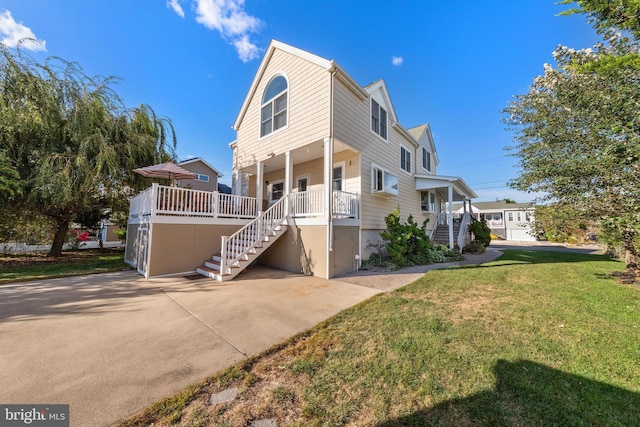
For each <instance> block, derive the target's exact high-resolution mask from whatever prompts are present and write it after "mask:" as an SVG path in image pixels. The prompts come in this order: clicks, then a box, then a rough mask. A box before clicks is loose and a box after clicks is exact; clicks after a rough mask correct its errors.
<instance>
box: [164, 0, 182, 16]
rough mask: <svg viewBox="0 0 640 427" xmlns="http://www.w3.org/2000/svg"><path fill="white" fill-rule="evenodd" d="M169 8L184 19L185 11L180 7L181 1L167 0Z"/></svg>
mask: <svg viewBox="0 0 640 427" xmlns="http://www.w3.org/2000/svg"><path fill="white" fill-rule="evenodd" d="M167 6H168V7H170V8H171V9H173V11H174V12H175V13H177V14H178V15H180V17H181V18H184V9H182V6H180V1H179V0H167Z"/></svg>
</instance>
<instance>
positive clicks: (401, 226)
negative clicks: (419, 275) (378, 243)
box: [380, 207, 434, 267]
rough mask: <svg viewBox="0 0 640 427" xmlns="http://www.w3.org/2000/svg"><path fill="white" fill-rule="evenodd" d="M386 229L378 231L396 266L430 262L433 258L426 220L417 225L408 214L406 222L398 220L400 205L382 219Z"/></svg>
mask: <svg viewBox="0 0 640 427" xmlns="http://www.w3.org/2000/svg"><path fill="white" fill-rule="evenodd" d="M384 221H385V223H386V224H387V230H386V231H383V232H382V233H380V236H381V237H382V239H383V240H384V241H385V244H386V248H387V253H388V254H389V258H390V259H391V261H393V263H394V264H395V265H397V266H398V267H404V266H407V265H420V264H430V263H432V262H434V260H433V252H434V251H433V244H432V243H431V240H429V236H427V222H428V220H425V221H424V222H423V223H422V225H421V226H420V225H418V224H417V223H416V222H415V221H414V220H413V216H412V215H409V218H407V222H406V223H402V222H401V221H400V207H398V208H396V210H394V211H393V212H391V213H390V214H389V215H387V216H386V217H385V219H384Z"/></svg>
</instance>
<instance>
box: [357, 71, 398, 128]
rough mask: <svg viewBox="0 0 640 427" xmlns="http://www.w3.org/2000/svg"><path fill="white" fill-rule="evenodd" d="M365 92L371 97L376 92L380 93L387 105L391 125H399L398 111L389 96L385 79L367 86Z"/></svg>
mask: <svg viewBox="0 0 640 427" xmlns="http://www.w3.org/2000/svg"><path fill="white" fill-rule="evenodd" d="M364 90H366V91H367V93H368V94H369V95H371V94H372V93H374V92H376V91H379V92H380V93H381V94H382V98H383V99H384V103H385V104H386V105H385V106H386V107H387V109H388V110H389V111H387V113H388V114H389V118H391V125H392V126H393V125H394V124H396V123H398V116H397V115H396V109H395V108H393V103H392V102H391V97H390V96H389V89H387V84H386V83H385V81H384V79H380V80H376V81H375V82H373V83H370V84H368V85H367V86H365V88H364Z"/></svg>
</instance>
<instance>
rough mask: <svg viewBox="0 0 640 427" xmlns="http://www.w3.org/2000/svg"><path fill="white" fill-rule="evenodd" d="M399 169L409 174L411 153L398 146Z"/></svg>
mask: <svg viewBox="0 0 640 427" xmlns="http://www.w3.org/2000/svg"><path fill="white" fill-rule="evenodd" d="M400 169H402V170H403V171H405V172H408V173H411V151H409V150H407V149H406V148H404V147H403V146H400Z"/></svg>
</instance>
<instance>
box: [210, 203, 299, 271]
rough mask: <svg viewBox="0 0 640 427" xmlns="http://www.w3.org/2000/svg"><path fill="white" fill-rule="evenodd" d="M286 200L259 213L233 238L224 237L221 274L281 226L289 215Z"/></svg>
mask: <svg viewBox="0 0 640 427" xmlns="http://www.w3.org/2000/svg"><path fill="white" fill-rule="evenodd" d="M284 201H285V198H284V197H283V198H281V199H280V200H278V201H277V202H276V203H275V204H274V205H273V206H271V207H270V208H269V209H267V210H266V211H264V212H259V213H258V217H257V218H256V219H254V220H253V221H251V222H249V223H248V224H247V225H245V226H244V227H242V228H241V229H240V230H238V231H236V232H235V233H233V234H232V235H231V236H222V246H221V249H220V274H221V275H222V274H225V272H226V271H227V269H228V268H229V267H231V266H232V265H234V264H235V263H236V262H238V261H239V260H240V258H242V256H244V255H246V254H247V253H248V252H249V250H251V249H252V248H254V247H255V246H256V245H257V243H258V242H260V241H261V240H262V239H263V237H264V236H266V235H268V234H269V233H270V232H271V231H273V230H275V228H276V227H278V226H280V225H281V224H282V223H283V222H284V220H285V219H286V217H287V215H286V212H285V208H284V207H285V203H284Z"/></svg>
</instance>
